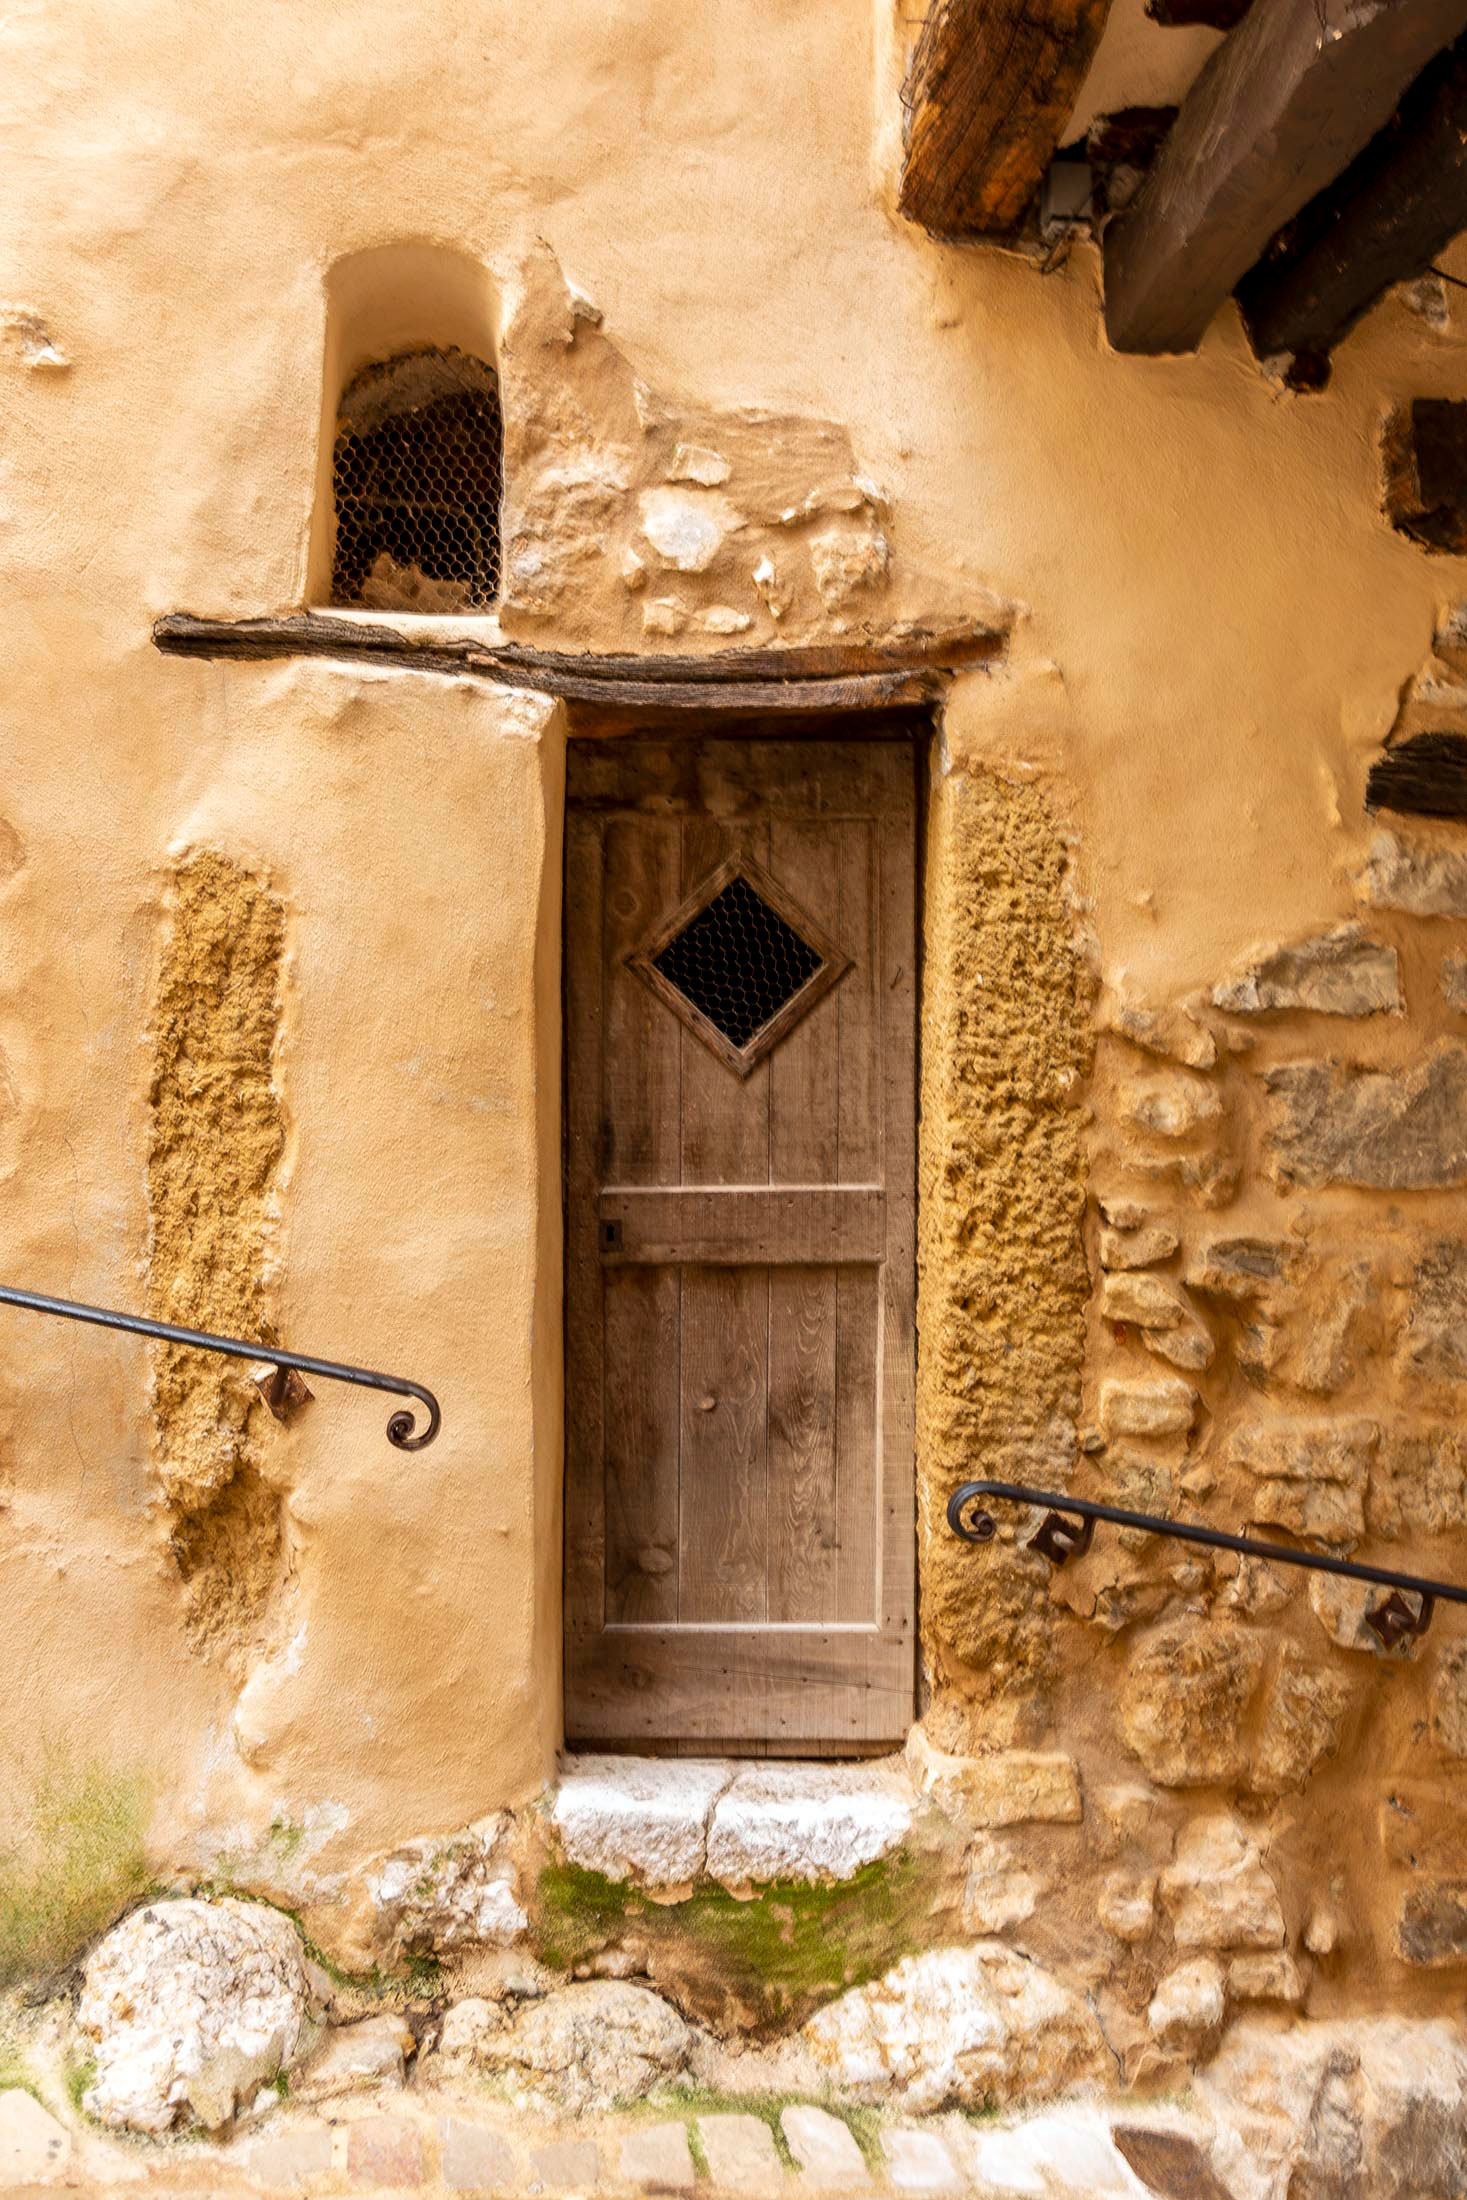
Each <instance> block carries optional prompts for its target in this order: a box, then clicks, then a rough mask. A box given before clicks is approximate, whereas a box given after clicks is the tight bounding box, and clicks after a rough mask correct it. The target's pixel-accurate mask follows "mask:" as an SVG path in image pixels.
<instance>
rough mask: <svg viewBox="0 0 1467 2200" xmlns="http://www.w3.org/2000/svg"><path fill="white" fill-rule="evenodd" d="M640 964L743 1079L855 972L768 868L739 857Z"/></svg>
mask: <svg viewBox="0 0 1467 2200" xmlns="http://www.w3.org/2000/svg"><path fill="white" fill-rule="evenodd" d="M630 959H631V964H632V967H633V969H634V970H636V971H637V972H638V974H639V976H640V977H641V978H642V979H643V980H644V981H645V982H646V983H647V984H648V985H650V986H651V988H652V990H653V992H654V993H656V994H657V995H658V996H659V998H660V999H661V1000H663V1001H664V1002H665V1003H666V1005H667V1006H668V1007H669V1008H671V1009H672V1010H673V1011H674V1012H675V1013H676V1014H677V1015H678V1016H679V1017H681V1019H682V1021H683V1022H684V1023H685V1024H686V1025H687V1026H688V1028H689V1029H690V1030H691V1031H693V1032H695V1033H696V1035H697V1036H698V1038H700V1039H701V1040H702V1041H703V1043H704V1044H705V1046H708V1047H710V1048H711V1049H712V1051H713V1052H714V1053H715V1054H716V1055H718V1056H719V1058H720V1060H722V1061H724V1062H726V1063H727V1064H728V1066H729V1067H730V1068H731V1069H734V1070H736V1071H738V1073H739V1074H740V1075H741V1076H747V1075H748V1073H749V1071H750V1070H751V1069H752V1068H753V1067H754V1065H755V1064H756V1063H757V1062H758V1061H760V1060H761V1059H762V1057H763V1056H764V1055H765V1054H767V1053H768V1051H769V1049H770V1048H771V1047H772V1046H774V1045H776V1044H777V1042H778V1041H779V1040H780V1039H782V1038H783V1037H784V1036H785V1034H786V1033H787V1032H789V1031H792V1030H793V1029H794V1027H795V1025H796V1024H797V1023H799V1022H800V1021H801V1020H802V1019H803V1017H804V1016H805V1014H806V1013H807V1012H808V1010H810V1009H811V1008H813V1007H814V1005H815V1003H816V1002H817V1001H818V1000H821V999H822V998H823V997H824V995H825V994H826V993H828V992H829V990H830V988H831V987H832V986H833V985H835V984H836V983H837V981H838V980H839V979H840V978H841V977H842V976H843V975H844V974H845V972H846V971H847V970H848V969H849V967H850V964H849V962H848V960H847V958H846V957H845V956H844V955H842V954H841V953H840V952H839V951H838V949H837V948H836V947H835V946H834V945H833V943H832V942H831V941H830V940H829V939H828V938H827V937H826V935H825V933H824V932H823V931H822V930H821V928H820V926H819V925H818V924H816V923H815V922H814V920H813V918H811V917H810V916H809V915H807V914H806V912H805V911H803V910H802V909H801V908H799V906H798V905H797V904H796V903H795V902H794V901H793V900H792V899H791V897H790V896H789V895H788V894H787V893H786V892H785V891H784V889H783V887H781V886H779V885H778V884H777V883H776V881H775V880H774V879H772V878H771V877H770V876H769V874H768V872H767V871H765V870H763V869H762V868H761V867H760V866H759V865H758V864H756V863H753V862H751V861H749V860H748V859H746V858H739V857H734V858H730V860H729V861H728V862H726V863H723V864H720V866H719V867H718V869H717V870H716V871H714V872H712V873H711V874H710V876H709V877H707V878H706V879H704V880H703V882H702V884H701V885H700V886H698V887H697V888H695V890H694V891H693V893H692V894H690V895H689V897H688V899H687V900H686V901H685V902H684V903H683V904H682V906H681V908H679V909H678V910H676V911H675V912H674V914H673V915H672V916H671V917H669V918H668V919H667V920H666V922H665V923H664V924H662V925H661V926H660V927H659V928H658V931H657V933H656V935H655V936H654V937H653V938H652V939H651V940H649V941H648V943H647V945H646V946H645V947H643V948H642V949H640V950H639V951H638V953H636V954H635V955H633V956H632V957H631V958H630Z"/></svg>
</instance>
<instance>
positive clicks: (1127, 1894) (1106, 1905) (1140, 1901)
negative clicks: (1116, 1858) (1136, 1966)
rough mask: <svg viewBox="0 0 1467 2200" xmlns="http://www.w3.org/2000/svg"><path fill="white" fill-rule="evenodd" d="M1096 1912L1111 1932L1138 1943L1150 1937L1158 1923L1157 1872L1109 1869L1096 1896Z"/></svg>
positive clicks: (1129, 1943) (1115, 1935)
mask: <svg viewBox="0 0 1467 2200" xmlns="http://www.w3.org/2000/svg"><path fill="white" fill-rule="evenodd" d="M1095 1914H1096V1916H1097V1917H1098V1918H1099V1919H1100V1922H1101V1924H1102V1925H1103V1926H1104V1927H1105V1929H1106V1931H1107V1932H1108V1933H1111V1934H1113V1935H1114V1937H1115V1938H1116V1939H1117V1940H1123V1941H1125V1942H1126V1944H1127V1945H1128V1946H1129V1947H1136V1946H1139V1944H1140V1943H1141V1942H1142V1941H1143V1940H1149V1939H1150V1938H1151V1935H1152V1932H1153V1930H1154V1928H1155V1925H1156V1874H1155V1873H1154V1872H1142V1873H1141V1874H1140V1875H1139V1877H1138V1875H1137V1874H1136V1873H1135V1872H1109V1873H1107V1875H1106V1877H1105V1879H1104V1881H1103V1882H1102V1884H1101V1889H1100V1893H1099V1895H1098V1896H1097V1898H1096V1904H1095Z"/></svg>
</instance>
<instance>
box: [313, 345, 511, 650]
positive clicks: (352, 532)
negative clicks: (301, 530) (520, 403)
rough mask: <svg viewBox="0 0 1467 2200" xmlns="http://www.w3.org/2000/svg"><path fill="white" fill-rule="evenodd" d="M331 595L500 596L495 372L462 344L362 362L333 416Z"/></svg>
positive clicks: (386, 600)
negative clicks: (375, 362) (456, 347)
mask: <svg viewBox="0 0 1467 2200" xmlns="http://www.w3.org/2000/svg"><path fill="white" fill-rule="evenodd" d="M332 478H333V492H334V500H335V515H336V548H335V554H334V559H333V565H332V575H331V600H332V602H333V603H342V604H348V603H349V604H363V605H366V606H367V607H368V608H369V609H371V610H375V611H487V610H489V609H491V608H492V606H493V604H494V602H495V600H496V598H497V596H498V594H499V505H500V496H501V493H502V490H503V485H504V427H503V420H502V416H501V413H500V408H499V378H498V376H497V375H496V374H495V372H494V370H493V368H492V367H489V366H486V365H485V363H484V361H483V360H481V359H474V358H471V357H470V356H469V354H468V353H467V352H463V351H453V350H444V351H413V352H406V353H403V354H402V355H401V356H400V357H399V358H396V359H389V360H386V361H384V362H383V363H382V364H381V365H378V366H372V367H364V368H363V370H362V372H361V373H360V374H358V375H357V376H355V378H354V379H353V380H352V381H351V382H350V383H349V384H348V386H347V388H346V391H345V392H344V394H343V396H342V400H341V408H340V412H339V414H338V417H337V423H336V452H335V461H334V466H333V476H332Z"/></svg>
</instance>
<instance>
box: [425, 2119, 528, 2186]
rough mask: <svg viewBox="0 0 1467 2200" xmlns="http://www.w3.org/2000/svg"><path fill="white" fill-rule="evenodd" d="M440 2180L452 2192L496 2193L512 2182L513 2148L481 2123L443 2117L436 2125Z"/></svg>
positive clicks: (513, 2169)
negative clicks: (439, 2151)
mask: <svg viewBox="0 0 1467 2200" xmlns="http://www.w3.org/2000/svg"><path fill="white" fill-rule="evenodd" d="M438 2135H439V2143H440V2149H441V2159H442V2175H443V2182H444V2184H445V2185H447V2186H448V2187H449V2189H450V2191H453V2192H499V2191H502V2190H503V2188H504V2187H505V2186H506V2185H512V2184H513V2183H514V2181H515V2158H514V2153H513V2150H512V2149H511V2148H510V2147H509V2146H508V2144H507V2143H506V2142H505V2141H504V2140H503V2139H502V2138H501V2137H500V2135H499V2133H498V2132H497V2131H491V2130H490V2129H489V2128H488V2126H487V2125H485V2124H473V2123H468V2122H466V2121H465V2120H464V2118H462V2117H460V2116H445V2117H444V2119H443V2121H442V2122H441V2123H440V2125H439V2126H438Z"/></svg>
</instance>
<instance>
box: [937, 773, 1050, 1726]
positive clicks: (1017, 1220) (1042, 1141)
mask: <svg viewBox="0 0 1467 2200" xmlns="http://www.w3.org/2000/svg"><path fill="white" fill-rule="evenodd" d="M925 914H926V962H925V972H926V976H925V990H924V999H923V1012H922V1059H923V1070H922V1134H921V1153H920V1161H919V1178H918V1184H919V1207H918V1262H919V1269H918V1319H919V1334H920V1337H921V1348H920V1355H919V1365H918V1384H917V1457H918V1492H917V1495H918V1552H919V1564H920V1567H921V1583H922V1587H921V1609H922V1623H923V1644H924V1651H925V1655H926V1659H927V1665H928V1670H929V1675H930V1677H931V1679H932V1683H933V1687H934V1691H935V1695H936V1699H937V1700H936V1702H935V1704H934V1707H933V1711H932V1712H930V1713H929V1716H928V1725H929V1729H930V1730H931V1731H932V1733H933V1738H934V1739H935V1740H937V1742H938V1743H939V1746H942V1747H949V1748H952V1749H954V1750H957V1751H959V1752H963V1751H965V1750H966V1749H967V1748H968V1747H969V1746H970V1744H971V1736H970V1735H969V1734H967V1733H965V1731H964V1728H965V1723H966V1720H967V1717H968V1712H967V1710H966V1708H965V1706H966V1705H968V1704H973V1705H974V1706H975V1707H976V1705H977V1704H978V1703H979V1702H981V1703H982V1704H983V1706H984V1709H983V1712H982V1726H983V1738H984V1740H985V1742H986V1743H988V1744H989V1745H992V1744H995V1743H999V1742H1003V1741H1018V1740H1027V1739H1032V1738H1034V1737H1035V1736H1036V1735H1037V1733H1038V1732H1039V1731H1040V1730H1041V1728H1042V1726H1043V1724H1044V1702H1045V1697H1046V1692H1047V1685H1048V1681H1049V1676H1050V1668H1051V1661H1052V1655H1053V1653H1052V1648H1051V1644H1052V1636H1053V1624H1054V1623H1053V1616H1052V1614H1051V1613H1050V1612H1049V1610H1048V1608H1047V1605H1046V1601H1045V1595H1044V1591H1045V1587H1046V1584H1047V1568H1046V1567H1045V1564H1044V1561H1043V1560H1042V1559H1040V1558H1039V1557H1038V1556H1037V1555H1035V1554H1031V1553H1028V1552H1025V1551H1021V1550H1019V1549H1017V1548H1016V1547H1015V1546H1014V1545H1013V1544H1012V1543H1011V1542H1008V1541H1004V1542H1002V1543H1000V1544H997V1545H995V1546H994V1547H992V1548H991V1549H990V1550H989V1551H988V1553H987V1554H986V1556H985V1558H984V1560H983V1564H982V1566H981V1568H976V1567H974V1566H973V1564H972V1563H971V1559H972V1554H971V1552H970V1551H969V1550H968V1549H967V1548H966V1547H965V1546H963V1545H962V1544H960V1543H958V1542H957V1540H956V1539H955V1538H954V1537H953V1536H952V1534H951V1533H950V1532H949V1530H948V1527H947V1521H946V1510H945V1508H946V1504H947V1500H948V1497H949V1496H950V1494H951V1492H952V1490H953V1489H954V1488H955V1487H956V1485H957V1484H958V1483H959V1482H962V1481H964V1480H966V1479H968V1478H969V1477H970V1476H973V1475H978V1474H983V1475H991V1476H994V1477H997V1478H1002V1479H1009V1480H1014V1481H1029V1482H1039V1483H1041V1484H1042V1483H1045V1482H1048V1483H1050V1484H1051V1485H1053V1484H1054V1483H1055V1482H1057V1481H1058V1482H1060V1483H1063V1482H1064V1481H1065V1480H1066V1479H1067V1478H1068V1475H1069V1472H1070V1467H1071V1463H1072V1460H1073V1456H1074V1446H1075V1432H1076V1424H1077V1421H1078V1418H1079V1412H1080V1387H1081V1371H1082V1366H1083V1360H1084V1352H1085V1309H1086V1301H1087V1299H1088V1296H1089V1290H1090V1279H1089V1273H1088V1268H1087V1264H1086V1257H1085V1247H1084V1240H1083V1217H1084V1206H1085V1161H1084V1147H1083V1137H1082V1128H1081V1121H1080V1116H1079V1112H1078V1110H1077V1108H1076V1106H1075V1102H1076V1100H1077V1098H1078V1096H1079V1092H1080V1088H1081V1085H1082V1082H1083V1080H1084V1078H1085V1075H1086V1073H1087V1071H1088V1068H1089V1064H1090V1059H1091V1047H1092V1038H1091V1029H1090V1014H1089V1012H1090V1005H1091V999H1092V994H1093V980H1092V977H1091V973H1090V971H1089V968H1088V966H1087V964H1086V962H1085V960H1084V958H1083V955H1082V953H1081V950H1080V946H1079V944H1078V941H1077V937H1076V930H1075V926H1074V923H1073V919H1072V912H1071V907H1070V903H1069V899H1068V880H1067V855H1066V847H1065V842H1064V839H1063V836H1062V833H1061V831H1060V828H1059V826H1058V825H1057V823H1056V821H1055V818H1054V816H1053V815H1052V813H1051V811H1050V809H1049V807H1048V805H1047V803H1046V800H1045V798H1044V796H1043V795H1042V794H1041V792H1040V791H1039V790H1038V788H1036V787H1034V786H1032V785H1019V784H1011V783H1010V782H1008V781H1007V780H1005V779H1003V778H1001V777H999V776H998V775H997V774H996V773H994V772H991V771H988V770H986V769H973V770H970V771H968V772H965V773H952V774H949V775H948V776H946V777H945V778H943V779H941V780H940V781H939V782H938V784H937V785H936V787H935V789H934V792H933V799H932V804H931V810H930V816H929V830H928V843H927V886H926V911H925ZM944 1703H945V1704H946V1714H944V1709H943V1707H944Z"/></svg>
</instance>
